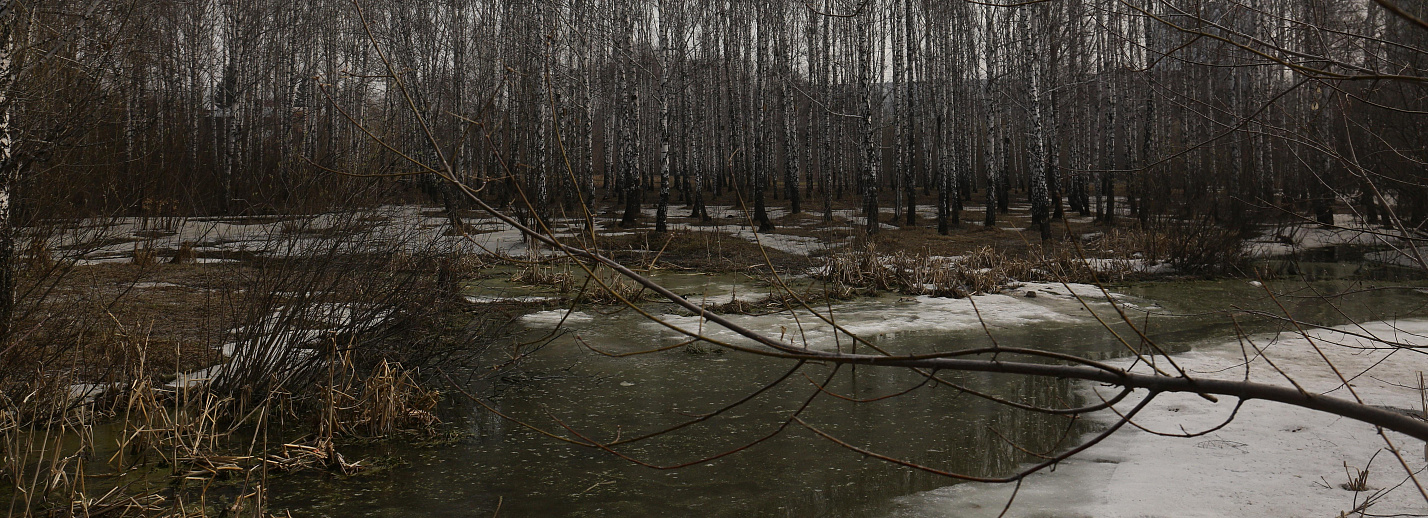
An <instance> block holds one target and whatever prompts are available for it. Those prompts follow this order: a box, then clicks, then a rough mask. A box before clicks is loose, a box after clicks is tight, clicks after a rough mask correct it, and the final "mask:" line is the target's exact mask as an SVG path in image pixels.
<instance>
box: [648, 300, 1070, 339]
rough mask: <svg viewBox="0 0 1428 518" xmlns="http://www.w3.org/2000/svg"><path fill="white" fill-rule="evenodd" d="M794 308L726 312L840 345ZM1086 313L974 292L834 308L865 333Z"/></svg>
mask: <svg viewBox="0 0 1428 518" xmlns="http://www.w3.org/2000/svg"><path fill="white" fill-rule="evenodd" d="M1063 291H1064V290H1063ZM979 312H980V319H979V316H978V313H979ZM795 314H796V317H795V316H794V315H790V314H789V313H787V312H779V313H773V314H767V315H726V316H725V318H727V319H728V320H730V321H731V322H733V323H734V324H737V325H740V326H743V327H744V328H747V329H750V330H752V331H755V332H758V333H762V334H763V335H764V336H769V337H781V339H782V340H783V341H784V342H786V343H790V344H793V345H795V346H798V347H804V346H807V347H809V348H813V349H822V350H833V349H835V348H837V347H838V340H835V338H834V333H833V327H832V326H830V325H828V324H826V323H824V322H823V321H822V320H820V319H819V318H818V317H816V316H814V315H812V314H810V313H808V312H807V311H796V312H795ZM1084 314H1085V312H1084V309H1083V308H1082V307H1081V306H1080V304H1079V303H1077V302H1075V301H1074V299H1071V298H1070V297H1069V295H1068V296H1066V297H1062V298H1057V297H1050V296H1048V297H1036V298H1028V297H1025V296H1022V295H1004V294H995V295H979V296H977V297H975V307H974V306H973V299H968V298H962V299H954V298H950V297H930V296H918V297H902V298H897V299H891V298H886V299H879V300H876V301H862V302H853V303H848V304H841V305H839V306H837V307H836V308H835V309H834V317H835V320H836V321H837V322H838V324H839V325H840V326H842V327H843V328H844V329H847V330H848V331H850V332H852V333H854V334H857V335H858V336H861V337H865V338H871V337H877V336H887V335H896V334H899V333H910V332H916V333H921V332H930V333H945V332H949V331H966V330H975V329H980V328H981V326H982V320H985V321H986V323H987V325H988V326H989V327H991V328H992V329H994V330H995V329H997V328H1004V327H1016V326H1023V325H1029V324H1047V323H1070V322H1078V321H1081V320H1082V319H1083V318H1086V317H1083V316H1082V315H1084ZM661 319H663V320H664V321H666V322H668V323H670V324H673V325H675V326H678V327H679V328H681V329H684V330H686V331H689V332H701V331H702V332H703V333H704V334H705V335H706V336H708V337H710V338H713V339H716V340H721V341H736V342H739V343H743V344H745V345H749V344H752V341H750V340H747V339H744V338H742V337H740V336H739V335H737V334H736V333H734V332H733V331H729V330H727V329H724V328H722V327H720V326H717V325H714V324H711V323H709V322H707V321H701V319H700V318H699V317H696V316H681V315H669V314H666V315H662V316H661ZM643 325H644V326H646V327H647V328H649V329H651V330H659V329H663V326H662V325H660V324H658V323H655V322H646V323H644V324H643ZM663 332H664V333H665V334H666V335H667V336H666V338H667V339H670V340H678V339H680V335H678V334H676V333H675V332H673V331H668V330H665V331H663ZM840 339H841V341H842V343H843V344H844V345H846V344H847V341H848V338H847V337H840Z"/></svg>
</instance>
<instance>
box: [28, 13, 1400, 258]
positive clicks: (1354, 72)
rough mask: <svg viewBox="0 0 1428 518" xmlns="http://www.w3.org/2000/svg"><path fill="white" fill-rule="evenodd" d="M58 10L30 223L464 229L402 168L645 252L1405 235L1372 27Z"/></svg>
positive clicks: (1281, 20)
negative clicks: (894, 237) (1133, 230)
mask: <svg viewBox="0 0 1428 518" xmlns="http://www.w3.org/2000/svg"><path fill="white" fill-rule="evenodd" d="M71 3H72V4H74V5H69V4H63V5H61V4H54V5H57V6H59V7H52V6H50V5H47V4H45V3H27V2H15V7H14V8H12V9H10V11H11V12H10V13H9V14H7V15H6V16H7V18H6V20H7V22H6V25H7V28H13V29H12V30H10V31H9V33H8V40H9V41H10V44H11V45H14V47H15V48H16V49H17V50H16V52H19V53H21V54H25V53H29V54H31V55H34V54H37V53H38V51H37V50H36V49H41V48H42V46H41V45H40V43H42V40H44V39H45V38H46V31H47V30H49V31H51V32H54V30H55V29H54V27H64V26H73V25H74V24H76V23H82V24H84V25H85V26H94V27H101V26H102V27H113V28H117V30H110V31H105V32H94V33H92V34H84V35H81V37H77V38H68V39H65V40H63V42H62V43H60V44H58V45H57V46H55V47H52V48H43V52H44V54H43V58H44V63H47V64H48V65H42V66H40V68H44V67H49V68H52V69H54V70H60V71H63V70H69V71H71V72H73V73H72V74H69V75H66V73H43V74H42V73H34V72H33V71H32V72H30V73H21V74H19V75H18V76H17V77H16V78H15V79H16V80H15V81H14V83H15V84H14V86H13V87H12V88H11V90H13V91H14V92H15V95H12V96H10V98H7V100H6V103H7V110H6V113H7V114H9V115H10V116H11V118H12V119H13V121H14V123H13V126H14V128H13V133H14V134H15V139H16V142H17V144H16V146H17V147H16V152H17V153H19V154H20V155H22V156H18V157H17V158H16V159H15V160H11V161H10V162H13V163H15V164H22V165H15V166H14V167H13V168H12V170H13V171H14V177H15V178H17V180H16V181H17V182H18V183H17V187H16V188H17V189H18V190H19V191H20V196H19V200H20V201H19V207H18V208H19V209H20V210H21V212H22V214H30V215H37V214H50V215H54V214H97V213H116V212H117V213H121V214H129V215H189V214H245V213H246V214H261V213H271V212H280V211H288V210H304V209H312V208H318V207H322V206H326V205H331V204H338V203H352V202H376V201H390V200H392V199H399V198H402V197H411V196H419V195H426V196H430V197H431V198H432V199H435V200H438V201H439V202H441V203H445V204H446V205H448V206H449V207H452V208H459V206H460V205H461V203H460V201H459V200H460V198H459V197H457V196H455V195H454V193H452V192H450V189H451V188H450V187H448V186H446V185H444V184H443V183H440V182H436V181H433V180H430V179H428V178H429V176H418V175H415V174H410V173H419V172H421V171H418V170H416V169H415V166H414V164H413V161H411V160H408V159H407V158H415V159H419V160H427V159H436V160H446V161H449V162H450V163H451V164H452V166H453V169H454V170H456V171H459V172H460V173H461V174H463V175H466V176H467V180H468V182H470V183H471V184H473V185H484V190H483V191H482V192H483V195H484V196H489V197H490V198H491V200H493V201H497V202H499V203H500V204H501V205H503V206H505V205H507V204H512V205H514V206H516V207H518V208H519V207H524V206H525V203H526V202H525V200H529V202H530V204H531V206H532V207H533V208H534V209H535V212H536V215H551V214H556V213H562V212H563V213H565V214H568V215H576V214H579V213H580V209H581V206H582V205H584V206H585V207H587V208H590V209H592V210H600V209H598V208H597V206H599V208H604V207H607V206H610V205H613V206H615V207H618V210H619V211H620V218H621V222H622V224H624V225H637V224H647V223H649V222H643V221H641V216H640V209H641V208H642V207H654V208H656V209H657V210H656V213H657V216H656V218H655V221H653V222H652V223H653V224H654V225H655V226H656V227H657V228H658V229H664V228H665V226H666V221H667V218H668V217H669V215H670V214H674V215H676V216H692V217H696V218H705V219H707V218H708V212H707V211H706V205H708V204H711V203H715V202H716V200H717V202H718V203H722V204H731V203H736V201H735V200H741V201H742V202H744V203H746V204H747V205H748V207H749V208H750V209H751V210H752V211H753V218H754V219H755V221H756V222H757V224H758V225H760V226H761V227H762V228H764V229H768V228H771V227H772V226H773V225H774V224H775V221H774V220H773V219H772V218H770V217H769V212H768V207H769V205H770V204H779V205H781V206H786V207H787V208H788V209H790V210H791V211H793V212H806V213H812V214H821V215H823V216H824V217H825V218H829V219H830V220H831V219H832V218H833V217H834V212H833V211H834V208H835V207H840V206H857V207H861V213H862V214H879V212H878V211H879V207H880V206H887V205H891V208H892V209H893V211H894V212H893V219H892V220H889V219H888V218H886V217H883V218H881V219H882V222H884V223H895V224H901V225H919V224H927V225H936V226H937V228H938V229H939V230H940V231H942V232H944V233H945V232H951V231H953V230H954V229H955V228H957V227H958V226H959V225H963V224H965V223H964V222H963V221H961V219H960V218H959V215H961V214H962V213H963V211H964V209H966V207H965V206H964V205H965V204H967V203H968V202H975V203H976V204H978V205H979V207H977V208H976V210H977V211H978V212H977V213H976V214H977V216H976V217H977V219H979V220H980V221H981V223H983V224H985V225H996V224H997V219H998V215H999V213H1005V212H1006V211H1007V210H1008V207H1009V204H1010V203H1012V202H1013V201H1014V198H1015V200H1025V201H1029V202H1030V205H1031V210H1032V217H1033V220H1034V224H1035V225H1038V226H1040V227H1041V229H1042V231H1043V234H1048V233H1049V229H1050V225H1051V222H1052V221H1055V220H1057V219H1058V218H1061V217H1063V215H1064V214H1066V213H1067V212H1074V213H1078V214H1080V215H1085V216H1090V215H1094V216H1095V217H1096V218H1098V219H1099V220H1101V221H1105V222H1110V221H1113V220H1115V219H1116V218H1122V217H1127V216H1128V217H1130V218H1133V219H1134V220H1136V221H1139V222H1142V223H1153V222H1161V221H1172V220H1185V219H1197V220H1200V219H1209V220H1212V221H1215V222H1219V223H1223V224H1227V225H1242V224H1245V223H1248V222H1254V221H1258V220H1259V219H1260V216H1263V215H1265V214H1275V213H1279V214H1290V213H1293V214H1300V215H1304V216H1306V217H1310V218H1314V219H1317V220H1319V221H1323V222H1332V220H1333V214H1334V212H1335V207H1340V211H1341V212H1342V211H1343V208H1344V207H1347V208H1348V209H1350V210H1351V211H1352V212H1354V213H1356V214H1358V215H1359V216H1361V217H1362V218H1363V219H1364V220H1366V221H1370V222H1377V221H1381V220H1384V218H1390V217H1391V218H1394V221H1397V222H1401V223H1402V225H1403V226H1405V227H1406V228H1417V227H1419V226H1421V225H1422V224H1424V223H1425V222H1428V187H1425V185H1424V181H1423V175H1421V174H1420V172H1421V171H1422V170H1423V167H1424V164H1425V163H1428V150H1425V146H1424V142H1428V140H1425V139H1424V138H1422V137H1423V130H1422V128H1423V124H1424V121H1425V117H1424V113H1425V112H1424V110H1425V109H1428V105H1425V102H1424V94H1425V93H1426V92H1425V89H1424V85H1425V81H1428V79H1425V77H1424V73H1423V69H1424V68H1425V67H1428V60H1425V56H1424V50H1423V49H1425V48H1428V29H1425V27H1424V25H1422V22H1421V21H1419V20H1418V19H1417V18H1416V17H1415V15H1413V14H1412V13H1411V12H1409V10H1405V9H1403V8H1399V7H1397V6H1395V5H1393V4H1390V3H1386V2H1378V1H1377V0H1313V1H1298V0H1126V1H1119V0H1117V1H1108V0H1054V1H1045V2H1034V3H1027V4H1022V3H1016V5H1014V6H1011V7H1006V6H993V5H988V4H987V3H973V2H964V1H949V0H937V1H931V0H810V1H786V0H773V1H769V0H761V1H756V2H752V1H743V0H727V1H695V0H654V1H649V2H615V1H607V0H546V1H529V0H499V1H492V0H400V1H398V0H357V1H356V2H353V1H351V0H314V1H308V2H285V1H277V0H245V1H242V2H238V1H229V0H188V1H160V2H150V1H143V2H141V1H137V0H133V1H129V2H122V1H121V2H106V3H102V5H100V6H98V7H95V6H94V5H92V4H93V3H86V2H71ZM1385 5H1388V6H1392V7H1394V9H1388V8H1385ZM86 6H88V7H86ZM1410 7H1414V8H1416V7H1417V4H1414V5H1413V6H1410ZM86 9H87V10H86ZM1410 10H1411V9H1410ZM359 11H360V13H361V14H362V15H363V16H358V13H359ZM364 20H365V22H364ZM374 40H375V42H377V44H375V45H374V43H373V42H374ZM384 60H387V61H390V62H391V63H393V64H394V65H395V68H396V70H398V71H399V74H398V77H392V76H391V75H390V74H388V72H387V68H386V67H385V66H384V63H383V62H384ZM66 63H83V64H84V66H83V67H78V66H70V65H66ZM66 67H68V68H66ZM398 80H400V81H401V83H402V85H403V86H405V87H406V89H405V91H407V92H409V93H410V96H404V95H401V91H403V89H400V88H398V87H397V81H398ZM81 105H82V106H83V107H84V109H83V110H81V111H80V112H79V113H81V114H82V116H80V117H74V116H69V117H68V118H64V119H63V120H64V125H65V131H66V132H68V135H69V136H68V137H66V138H63V139H61V138H58V137H56V136H55V135H49V134H46V131H51V132H52V130H46V128H48V127H50V126H53V125H54V124H55V121H56V120H57V119H56V114H57V113H61V112H65V113H69V112H68V111H66V110H69V111H73V108H74V107H75V106H81ZM409 105H410V106H409ZM412 108H415V110H416V111H417V112H419V113H422V114H424V119H425V120H428V121H432V122H431V124H432V126H433V127H429V128H423V127H421V125H420V124H419V121H418V118H417V117H413V116H412V115H411V114H412V113H413V111H412ZM428 132H429V133H430V135H431V136H432V137H434V138H435V139H436V140H437V141H438V142H439V143H440V149H441V151H440V152H439V153H436V154H440V155H442V156H439V157H437V156H427V155H431V154H433V152H432V151H417V150H426V149H432V146H429V145H426V139H427V138H428V136H427V134H428ZM27 149H28V150H32V151H33V152H32V153H30V154H29V155H27V156H24V150H27ZM407 153H419V154H423V155H422V156H419V157H416V156H410V155H408V156H406V157H404V155H405V154H407ZM342 173H360V174H363V175H380V176H383V177H388V176H390V177H394V178H396V179H397V181H394V182H376V183H374V182H372V181H371V180H370V179H369V178H359V177H354V176H350V175H347V174H342ZM374 185H376V186H374ZM735 195H737V198H736V197H735ZM918 207H923V208H924V210H928V209H927V208H930V207H935V208H936V211H935V214H936V217H935V221H919V219H918V216H917V214H918V212H917V208H918ZM26 211H28V212H26ZM1281 211H1284V212H1281ZM875 219H876V218H875ZM878 228H879V225H877V224H869V226H868V227H867V230H868V231H869V232H876V231H877V230H878Z"/></svg>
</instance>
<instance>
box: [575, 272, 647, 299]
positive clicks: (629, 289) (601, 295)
mask: <svg viewBox="0 0 1428 518" xmlns="http://www.w3.org/2000/svg"><path fill="white" fill-rule="evenodd" d="M596 275H598V276H599V279H600V282H595V281H594V280H592V281H591V282H590V283H589V284H587V285H586V286H585V288H584V290H583V291H582V292H581V293H580V294H579V295H578V296H576V297H575V299H576V301H577V302H581V303H587V304H601V305H611V304H622V302H621V299H624V300H626V301H629V302H639V301H641V300H643V299H645V298H646V297H647V296H649V292H648V291H646V290H645V287H644V286H641V285H640V284H639V283H636V282H635V281H632V280H629V279H627V278H625V277H624V276H620V275H601V274H598V273H597V274H596Z"/></svg>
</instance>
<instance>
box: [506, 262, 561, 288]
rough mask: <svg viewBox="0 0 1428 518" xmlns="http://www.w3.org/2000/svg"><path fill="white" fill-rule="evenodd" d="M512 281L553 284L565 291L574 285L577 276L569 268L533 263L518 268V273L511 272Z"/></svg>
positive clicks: (539, 284) (532, 284)
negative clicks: (563, 268)
mask: <svg viewBox="0 0 1428 518" xmlns="http://www.w3.org/2000/svg"><path fill="white" fill-rule="evenodd" d="M511 282H515V283H520V284H526V285H530V286H553V287H555V288H556V289H557V290H560V292H561V293H565V292H568V291H570V290H571V288H572V287H574V285H575V277H574V276H573V275H571V274H570V272H569V271H568V270H560V271H557V270H556V269H555V268H551V267H541V266H536V265H533V266H530V267H527V268H521V269H519V270H516V273H514V274H511Z"/></svg>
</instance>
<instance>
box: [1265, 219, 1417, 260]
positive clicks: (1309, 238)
mask: <svg viewBox="0 0 1428 518" xmlns="http://www.w3.org/2000/svg"><path fill="white" fill-rule="evenodd" d="M1398 235H1400V234H1399V232H1398V231H1397V230H1395V229H1389V228H1384V227H1382V226H1379V225H1365V224H1363V222H1361V221H1358V220H1357V218H1355V217H1354V216H1353V215H1351V214H1335V215H1334V226H1333V227H1325V226H1322V225H1318V224H1310V223H1304V224H1299V225H1292V226H1288V227H1280V228H1271V229H1268V230H1265V231H1264V232H1262V233H1261V234H1260V235H1259V236H1258V237H1256V238H1254V239H1251V240H1249V241H1246V242H1245V245H1244V246H1245V251H1246V252H1249V254H1250V255H1253V256H1257V257H1272V256H1279V255H1289V254H1293V253H1295V252H1299V251H1301V250H1306V249H1311V248H1320V247H1325V246H1333V245H1370V246H1372V245H1386V244H1397V243H1399V242H1400V240H1399V239H1398V238H1397V237H1393V236H1398Z"/></svg>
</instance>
